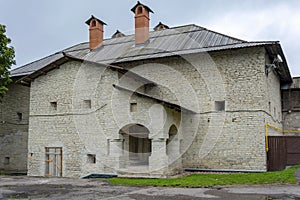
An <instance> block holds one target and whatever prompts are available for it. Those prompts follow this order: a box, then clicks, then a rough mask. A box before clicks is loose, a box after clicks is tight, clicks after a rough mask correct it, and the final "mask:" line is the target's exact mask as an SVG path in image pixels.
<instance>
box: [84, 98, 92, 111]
mask: <svg viewBox="0 0 300 200" xmlns="http://www.w3.org/2000/svg"><path fill="white" fill-rule="evenodd" d="M83 107H84V108H85V109H91V108H92V101H91V100H84V101H83Z"/></svg>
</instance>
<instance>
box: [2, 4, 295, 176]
mask: <svg viewBox="0 0 300 200" xmlns="http://www.w3.org/2000/svg"><path fill="white" fill-rule="evenodd" d="M132 12H133V13H134V16H135V32H134V34H133V35H124V34H123V33H121V32H120V31H117V32H116V33H115V34H114V35H113V36H112V38H108V39H104V38H103V32H104V25H105V23H104V22H103V21H101V20H99V19H97V18H96V17H94V16H92V17H91V18H90V19H89V20H88V21H86V24H87V25H88V26H89V34H90V37H89V42H87V43H81V44H78V45H75V46H72V47H70V48H67V49H65V50H62V51H60V52H57V53H55V54H52V55H50V56H48V57H45V58H42V59H40V60H37V61H35V62H32V63H30V64H28V65H25V66H23V67H20V68H17V69H15V70H13V71H12V73H11V74H12V76H18V80H17V81H16V83H18V84H19V85H18V87H22V88H24V90H22V91H25V93H26V94H24V95H25V96H26V97H24V98H25V101H27V100H29V99H30V106H28V104H26V103H24V104H22V105H19V107H22V106H25V107H26V108H27V109H28V107H30V111H29V113H30V114H29V128H28V130H29V131H28V151H26V155H27V158H28V174H29V175H33V176H44V175H45V176H65V177H82V176H85V175H88V174H94V173H97V174H118V175H120V176H152V177H163V176H168V175H171V174H176V173H180V172H182V170H183V169H187V168H189V169H215V170H237V171H266V170H267V156H266V151H265V148H266V144H265V143H266V141H265V124H266V123H269V124H273V125H275V126H277V127H279V128H283V123H282V120H283V119H282V114H281V110H282V107H281V87H289V85H290V84H291V83H292V78H291V76H290V73H289V69H288V66H287V62H286V60H285V56H284V54H283V51H282V49H281V46H280V44H279V42H276V41H269V42H248V41H244V40H240V39H237V38H233V37H230V36H227V35H224V34H221V33H217V32H214V31H211V30H208V29H206V28H203V27H200V26H197V25H193V24H192V25H185V26H178V27H168V26H167V25H165V24H163V23H161V22H160V23H159V24H158V25H157V26H156V27H155V28H154V31H150V30H149V26H150V14H151V13H152V10H151V9H150V8H149V7H147V6H145V5H143V4H141V3H140V2H138V3H137V4H136V6H134V7H133V8H132ZM28 86H30V97H28V96H27V94H28V91H29V87H28ZM10 92H11V93H15V95H17V94H16V92H15V90H14V89H12V90H11V91H10ZM18 94H21V93H18ZM7 98H9V94H8V97H7ZM15 100H16V99H15ZM7 101H8V102H9V105H6V106H2V108H3V107H5V108H6V107H7V106H8V107H11V106H13V105H12V104H11V103H12V102H10V100H8V99H7ZM25 107H24V109H25ZM16 112H21V111H18V110H12V114H11V115H12V116H13V115H14V114H15V113H16ZM22 113H24V114H23V115H24V117H26V116H28V112H26V109H25V110H24V111H22ZM5 114H8V113H5ZM17 116H18V117H19V114H17ZM16 120H18V118H17V119H16ZM4 124H7V123H4ZM24 124H25V125H24V128H26V127H25V126H26V124H27V123H26V122H24ZM2 126H3V124H2ZM1 130H2V129H1ZM13 133H18V130H14V131H13ZM270 134H271V135H272V134H273V135H276V134H278V133H276V132H272V131H271V130H270ZM4 135H5V134H4ZM25 135H26V134H24V136H25ZM1 138H4V137H1ZM15 139H16V140H18V138H15ZM2 140H4V139H2ZM26 142H27V141H26ZM24 144H26V143H24ZM26 145H27V144H26ZM13 149H15V148H13ZM24 152H25V151H23V152H22V155H25V153H24ZM6 155H7V156H6ZM1 156H2V154H1ZM3 156H4V157H8V156H9V154H5V155H3ZM23 157H24V156H23ZM23 157H22V158H23ZM1 159H2V158H1ZM25 163H26V161H24V163H23V164H25Z"/></svg>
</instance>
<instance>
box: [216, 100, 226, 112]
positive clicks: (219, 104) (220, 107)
mask: <svg viewBox="0 0 300 200" xmlns="http://www.w3.org/2000/svg"><path fill="white" fill-rule="evenodd" d="M215 109H216V111H225V101H215Z"/></svg>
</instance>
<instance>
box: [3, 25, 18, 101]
mask: <svg viewBox="0 0 300 200" xmlns="http://www.w3.org/2000/svg"><path fill="white" fill-rule="evenodd" d="M5 32H6V29H5V26H4V25H1V24H0V97H1V96H3V94H5V93H6V92H7V90H8V89H7V85H8V84H9V83H10V82H11V81H12V80H11V79H10V77H9V75H10V67H11V66H12V65H13V64H15V63H16V62H15V60H14V58H15V50H14V48H13V47H11V46H8V44H10V42H11V40H10V39H9V38H8V37H7V36H6V35H5Z"/></svg>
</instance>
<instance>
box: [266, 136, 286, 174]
mask: <svg viewBox="0 0 300 200" xmlns="http://www.w3.org/2000/svg"><path fill="white" fill-rule="evenodd" d="M268 142H269V151H268V153H267V166H268V171H279V170H283V169H284V168H285V166H286V140H285V137H280V136H271V137H269V138H268Z"/></svg>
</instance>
